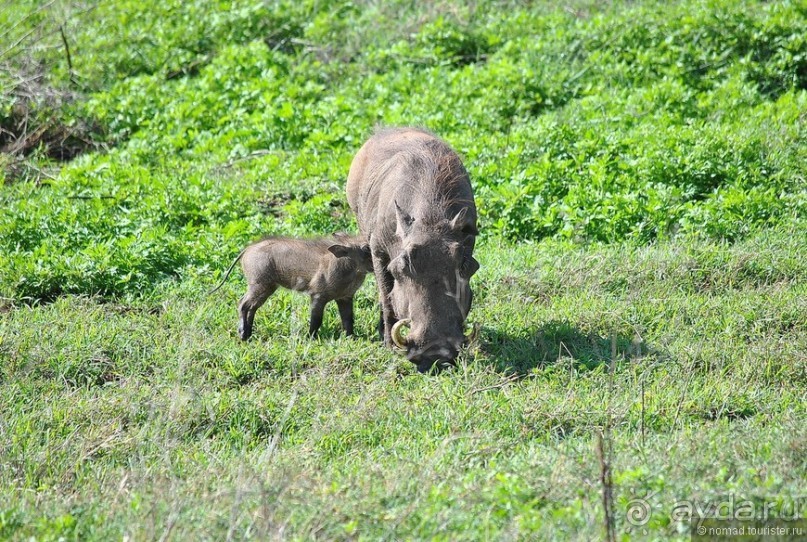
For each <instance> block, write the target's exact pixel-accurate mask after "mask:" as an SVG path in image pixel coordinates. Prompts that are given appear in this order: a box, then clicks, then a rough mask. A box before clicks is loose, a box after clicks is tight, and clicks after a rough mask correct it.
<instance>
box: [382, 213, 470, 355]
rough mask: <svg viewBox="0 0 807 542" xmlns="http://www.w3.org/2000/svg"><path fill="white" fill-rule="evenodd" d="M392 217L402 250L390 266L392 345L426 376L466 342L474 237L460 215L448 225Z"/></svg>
mask: <svg viewBox="0 0 807 542" xmlns="http://www.w3.org/2000/svg"><path fill="white" fill-rule="evenodd" d="M396 213H397V231H396V233H397V236H398V238H399V239H400V251H399V252H398V253H397V254H396V255H395V257H394V258H393V259H392V260H391V261H390V263H389V266H388V269H389V271H390V273H391V274H392V276H393V278H394V279H395V285H394V287H393V289H392V291H391V293H390V298H391V302H392V306H393V309H394V311H395V315H396V316H397V317H398V322H397V323H396V324H395V326H394V327H393V329H392V340H393V342H394V343H395V345H396V346H398V347H399V348H402V349H405V350H406V352H407V357H408V358H409V359H410V360H411V361H412V362H414V363H415V364H417V366H418V369H420V370H421V371H425V370H428V369H430V368H431V367H432V366H433V365H435V364H438V365H439V366H443V365H446V364H448V363H450V362H451V361H453V360H454V358H456V357H457V354H458V352H459V349H460V347H461V346H462V345H463V344H464V343H465V342H466V341H467V339H466V337H465V334H464V325H465V319H466V318H467V316H468V311H469V310H470V309H471V300H472V293H471V288H470V285H469V280H470V278H471V276H472V275H473V274H474V273H476V271H477V270H478V269H479V263H478V262H477V261H476V260H475V259H474V258H473V256H472V253H473V247H474V241H475V236H476V234H477V233H478V232H477V229H476V224H475V220H471V219H467V218H466V214H467V213H465V212H464V211H460V212H459V213H458V214H457V215H456V216H455V217H454V218H453V219H452V220H446V219H442V220H438V221H429V222H426V223H423V224H418V223H417V222H418V221H417V220H416V219H415V218H413V217H412V216H410V215H408V214H407V213H406V212H404V211H403V210H401V208H400V207H397V205H396ZM407 328H408V330H409V332H408V333H407V334H405V335H404V330H405V329H407Z"/></svg>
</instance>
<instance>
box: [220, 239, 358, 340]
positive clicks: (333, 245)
mask: <svg viewBox="0 0 807 542" xmlns="http://www.w3.org/2000/svg"><path fill="white" fill-rule="evenodd" d="M239 260H241V269H243V271H244V276H245V277H246V279H247V285H248V287H247V293H246V294H244V297H242V298H241V301H240V302H239V303H238V313H239V315H240V318H241V319H240V321H239V323H238V334H239V335H240V336H241V339H243V340H247V339H249V337H250V335H252V322H253V321H254V319H255V312H256V311H257V310H258V309H259V308H260V307H261V305H263V304H264V302H265V301H266V300H267V299H268V298H269V296H270V295H272V294H273V293H274V292H275V290H277V287H278V286H282V287H283V288H288V289H290V290H295V291H298V292H305V293H307V294H308V295H310V296H311V321H310V324H309V327H308V334H309V335H310V336H312V337H315V336H316V335H317V331H319V328H320V326H321V325H322V313H323V310H324V309H325V304H326V303H328V301H331V300H335V301H336V305H337V307H339V316H340V317H341V319H342V327H343V328H344V330H345V333H346V334H347V335H352V334H353V295H354V294H355V293H356V291H357V290H358V289H359V288H360V287H361V285H362V283H363V282H364V276H365V275H366V274H367V273H368V272H370V271H372V269H373V262H372V258H371V256H370V247H369V246H368V244H367V242H365V241H363V240H361V239H360V238H358V237H351V236H348V235H344V234H336V235H334V236H333V238H330V239H329V238H321V239H291V238H287V237H270V238H267V239H264V240H262V241H259V242H257V243H254V244H252V245H249V246H248V247H247V248H245V249H244V250H242V251H241V253H240V254H239V255H238V256H237V257H236V258H235V260H234V261H233V263H232V264H231V265H230V267H229V269H227V272H226V273H225V274H224V278H223V279H222V280H221V284H219V285H218V286H216V287H215V288H214V289H213V290H211V292H210V293H213V292H215V291H216V290H218V289H219V288H221V287H222V285H223V284H224V282H225V281H226V280H227V277H229V276H230V272H231V271H232V270H233V267H235V264H236V263H238V261H239Z"/></svg>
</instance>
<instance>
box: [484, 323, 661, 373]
mask: <svg viewBox="0 0 807 542" xmlns="http://www.w3.org/2000/svg"><path fill="white" fill-rule="evenodd" d="M481 336H482V346H481V349H482V351H483V352H484V353H485V354H486V355H487V357H488V358H489V360H490V362H491V364H492V365H493V367H494V368H495V369H496V370H498V371H505V372H511V373H517V374H527V373H529V372H530V371H531V370H532V369H535V368H541V367H546V366H548V365H553V364H566V365H568V366H570V367H572V368H574V369H575V370H590V369H594V368H596V367H598V366H600V365H605V364H608V363H609V362H610V361H611V358H612V357H613V352H614V351H616V362H617V363H621V362H624V361H625V360H627V359H630V358H631V357H641V356H644V355H647V354H648V353H649V350H648V348H647V347H646V346H645V345H644V344H642V343H641V342H639V341H637V340H634V337H630V336H626V335H621V334H618V333H617V334H615V335H614V336H602V335H598V334H595V333H586V332H583V331H581V330H580V329H578V328H577V327H575V326H574V325H573V324H572V323H569V322H565V321H557V320H553V321H551V322H547V323H546V324H544V325H542V326H540V327H538V328H533V329H526V330H524V331H523V332H522V333H519V334H518V335H509V334H507V333H502V332H500V331H498V330H496V329H493V328H490V327H485V326H483V327H482V333H481ZM614 342H615V344H614Z"/></svg>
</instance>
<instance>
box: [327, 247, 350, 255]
mask: <svg viewBox="0 0 807 542" xmlns="http://www.w3.org/2000/svg"><path fill="white" fill-rule="evenodd" d="M328 252H330V253H331V254H333V255H334V256H336V257H337V258H347V257H348V256H350V249H349V248H347V247H346V246H343V245H331V246H329V247H328Z"/></svg>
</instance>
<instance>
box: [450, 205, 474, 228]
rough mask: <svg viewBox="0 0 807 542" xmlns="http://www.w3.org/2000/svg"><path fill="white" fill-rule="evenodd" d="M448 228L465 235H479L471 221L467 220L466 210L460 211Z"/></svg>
mask: <svg viewBox="0 0 807 542" xmlns="http://www.w3.org/2000/svg"><path fill="white" fill-rule="evenodd" d="M449 227H450V228H451V229H452V230H454V231H460V232H462V233H464V234H465V235H478V234H479V230H478V229H477V228H476V224H474V223H473V222H472V221H471V220H469V219H468V209H466V208H463V209H460V212H459V213H457V216H455V217H454V218H453V219H451V223H450V224H449Z"/></svg>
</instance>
